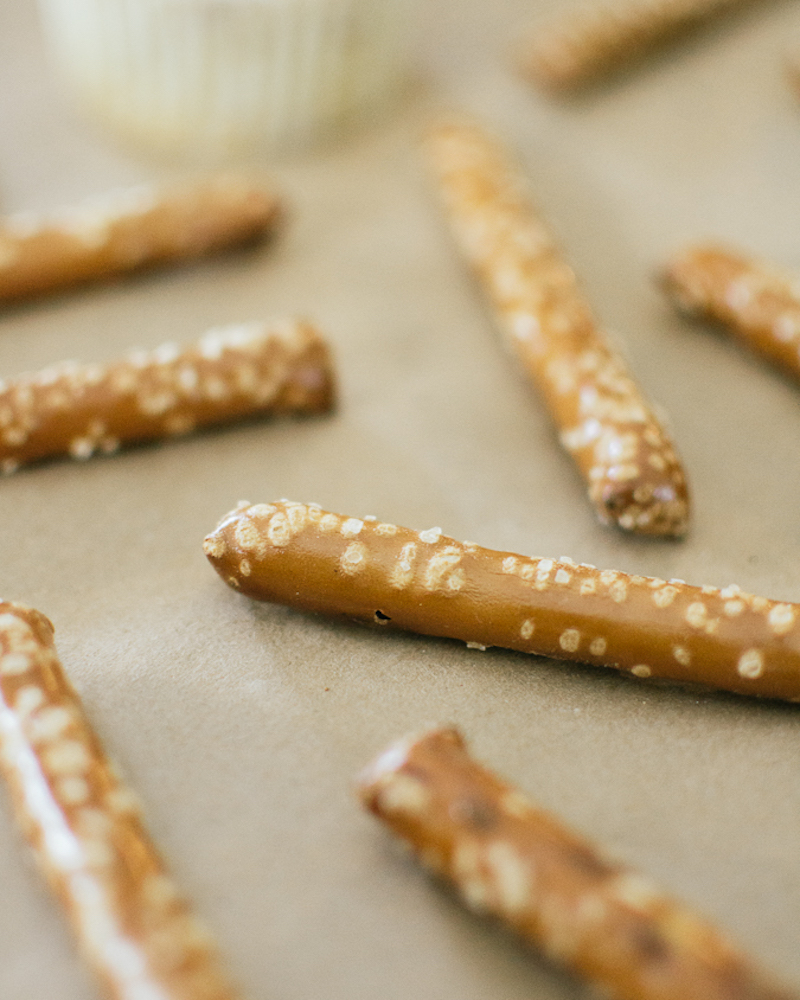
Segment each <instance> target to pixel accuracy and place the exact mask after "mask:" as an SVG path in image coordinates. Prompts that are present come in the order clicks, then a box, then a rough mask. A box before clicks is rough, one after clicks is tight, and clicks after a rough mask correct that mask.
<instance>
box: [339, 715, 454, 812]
mask: <svg viewBox="0 0 800 1000" xmlns="http://www.w3.org/2000/svg"><path fill="white" fill-rule="evenodd" d="M431 740H438V741H442V742H445V743H450V744H453V745H454V746H458V747H463V746H465V743H464V738H463V737H462V735H461V733H460V732H459V730H458V729H457V728H456V727H455V726H436V727H434V728H432V729H426V730H423V731H420V732H415V733H409V734H408V735H407V736H403V737H401V738H400V739H398V740H395V741H394V743H390V744H389V746H388V747H386V749H385V750H382V751H381V752H380V753H379V754H378V756H377V757H375V758H374V760H372V761H371V762H370V763H369V764H367V766H366V767H365V768H364V769H363V770H362V771H361V772H360V773H359V774H358V775H357V777H356V792H357V794H358V797H359V798H360V800H361V802H362V803H363V805H364V806H366V808H367V809H369V810H370V811H371V812H374V813H377V812H378V797H379V795H380V791H381V788H382V787H383V783H384V782H385V781H386V780H387V778H390V777H391V776H392V775H393V774H394V773H395V772H397V771H399V770H400V769H401V768H402V767H403V766H404V765H405V764H406V763H407V761H408V758H409V757H410V756H411V754H412V753H413V750H414V747H415V746H416V745H417V744H418V743H420V742H423V741H425V742H428V741H431Z"/></svg>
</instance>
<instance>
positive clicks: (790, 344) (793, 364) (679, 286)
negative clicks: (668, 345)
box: [664, 246, 800, 378]
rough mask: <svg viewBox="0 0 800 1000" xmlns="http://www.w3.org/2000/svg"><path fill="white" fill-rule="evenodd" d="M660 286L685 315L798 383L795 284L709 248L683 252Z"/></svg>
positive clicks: (799, 306) (799, 305) (799, 296)
mask: <svg viewBox="0 0 800 1000" xmlns="http://www.w3.org/2000/svg"><path fill="white" fill-rule="evenodd" d="M664 286H665V288H666V290H667V292H668V293H669V294H670V296H671V297H672V300H673V302H674V303H675V304H676V305H677V306H678V308H680V309H681V310H683V311H684V312H686V313H690V314H694V315H698V316H702V317H704V318H705V319H710V320H714V321H716V322H717V323H721V324H722V325H723V326H724V327H726V328H727V329H728V330H730V332H731V333H733V334H735V335H736V336H737V337H738V338H739V340H741V341H743V342H744V343H745V344H747V345H748V346H749V347H751V348H752V349H753V350H754V351H756V352H757V353H758V354H761V355H763V356H764V357H766V358H768V359H769V360H770V361H772V362H774V363H775V364H777V365H778V366H779V367H780V368H782V369H783V371H784V372H788V373H789V374H790V375H793V376H794V377H795V378H800V353H799V352H800V284H799V283H798V282H797V281H796V280H795V281H794V282H792V279H791V278H790V277H788V276H785V275H783V274H781V273H779V272H778V271H777V270H776V269H775V268H773V267H771V266H770V265H769V264H765V263H761V262H759V261H755V260H751V259H750V258H748V257H746V256H744V255H742V254H739V253H735V252H732V251H730V250H725V249H723V248H721V247H715V246H699V247H689V248H688V249H686V250H684V251H683V252H682V253H680V254H678V255H677V256H676V257H675V258H674V259H673V260H672V261H671V262H670V264H669V265H668V266H667V268H666V271H665V273H664Z"/></svg>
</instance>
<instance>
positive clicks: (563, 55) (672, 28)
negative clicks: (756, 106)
mask: <svg viewBox="0 0 800 1000" xmlns="http://www.w3.org/2000/svg"><path fill="white" fill-rule="evenodd" d="M748 2H752V0H590V2H588V3H584V4H583V5H581V6H579V7H578V8H577V9H571V10H568V11H566V12H565V13H564V14H563V15H562V16H561V17H559V18H558V19H557V20H556V21H554V22H552V23H551V24H550V25H546V26H543V27H542V28H541V29H540V30H539V32H538V33H537V34H536V36H535V37H534V38H533V39H532V40H531V42H530V44H529V45H528V48H527V50H526V51H525V52H524V53H523V56H522V62H523V69H524V71H525V72H526V73H527V74H528V75H529V76H531V77H532V78H533V79H534V80H535V81H536V82H537V83H539V84H541V85H543V86H545V87H548V88H551V89H553V90H562V89H563V90H566V89H568V88H571V87H577V86H580V85H581V84H583V83H586V82H588V81H590V80H594V79H596V78H597V77H600V76H603V75H604V74H609V73H613V72H614V71H615V70H617V69H619V68H620V67H621V66H624V65H626V64H627V63H629V62H632V61H633V60H635V59H637V58H638V57H640V56H641V55H643V54H644V53H645V52H647V51H648V50H649V49H652V48H654V47H655V46H656V45H658V44H660V43H661V42H664V41H667V40H669V39H671V38H673V37H674V36H675V35H678V34H681V33H682V32H684V31H687V30H689V29H691V28H693V27H695V26H697V25H699V24H700V23H702V22H704V21H707V20H710V19H711V18H712V17H714V16H715V15H717V14H722V13H723V12H724V11H727V10H729V9H733V8H734V7H741V6H744V4H745V3H748Z"/></svg>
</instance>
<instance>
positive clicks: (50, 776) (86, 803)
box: [0, 602, 238, 1000]
mask: <svg viewBox="0 0 800 1000" xmlns="http://www.w3.org/2000/svg"><path fill="white" fill-rule="evenodd" d="M0 770H2V772H3V774H4V775H5V778H6V780H7V781H8V784H9V787H10V790H11V798H12V802H13V806H14V810H15V813H16V815H17V818H18V820H19V823H20V825H21V827H22V829H23V831H24V834H25V836H26V838H27V840H28V841H29V842H30V844H31V846H32V847H33V850H34V853H35V856H36V859H37V862H38V864H39V867H40V868H41V870H42V871H43V873H44V875H45V876H46V878H47V879H48V881H49V883H50V886H51V887H52V889H53V891H54V892H55V894H56V896H58V898H59V899H60V901H61V903H62V904H63V905H64V907H65V909H66V912H67V914H68V916H69V919H70V922H71V924H72V927H73V929H74V932H75V934H76V936H77V940H78V944H79V947H80V950H81V952H82V954H83V955H84V957H85V958H86V960H87V961H88V962H89V963H90V964H91V966H92V967H93V968H94V970H95V972H96V973H97V974H98V976H99V978H100V979H101V981H102V982H103V984H104V986H105V988H106V990H107V993H108V995H109V997H113V998H114V1000H137V998H140V997H141V998H145V997H147V998H148V1000H149V998H152V1000H156V998H158V1000H233V998H234V997H236V996H238V993H237V992H235V991H234V990H233V989H232V988H231V986H230V985H229V984H228V983H227V981H226V979H225V977H224V975H223V973H222V972H221V970H220V967H219V961H218V957H217V953H216V949H215V947H214V945H213V942H212V941H211V939H210V937H209V935H208V933H207V932H206V931H205V929H204V928H203V927H202V926H201V925H200V924H199V923H198V921H197V919H196V918H195V917H194V916H193V915H192V913H191V911H190V909H189V907H188V906H187V904H186V902H185V901H184V900H183V899H182V898H181V896H180V895H179V893H178V892H177V890H176V888H175V886H174V884H173V882H172V880H171V878H170V877H169V875H168V873H167V871H166V869H165V867H164V864H163V862H162V860H161V858H160V857H159V855H158V853H157V851H156V849H155V847H154V846H153V843H152V841H151V840H150V837H149V836H148V834H147V831H146V829H145V827H144V823H143V820H142V816H141V812H140V809H139V806H138V804H137V801H136V799H135V797H134V796H133V795H132V793H131V792H130V791H129V790H128V789H127V788H126V787H125V785H124V784H123V783H122V782H121V780H120V778H119V777H118V775H117V773H116V771H115V770H114V768H113V766H112V765H111V764H110V763H109V761H108V758H107V757H106V755H105V753H104V752H103V748H102V746H101V744H100V741H99V739H98V737H97V736H96V734H95V733H94V731H93V729H92V727H91V725H90V724H89V722H88V720H87V718H86V715H85V713H84V710H83V706H82V705H81V702H80V699H79V698H78V696H77V695H76V693H75V691H74V690H73V689H72V686H71V685H70V683H69V680H68V679H67V677H66V676H65V674H64V671H63V669H62V667H61V664H60V662H59V660H58V657H57V655H56V652H55V649H54V647H53V626H52V625H51V623H50V622H49V621H48V619H47V618H45V617H44V615H42V614H40V613H39V612H38V611H34V610H32V609H31V608H26V607H24V606H23V605H20V604H12V603H9V602H0Z"/></svg>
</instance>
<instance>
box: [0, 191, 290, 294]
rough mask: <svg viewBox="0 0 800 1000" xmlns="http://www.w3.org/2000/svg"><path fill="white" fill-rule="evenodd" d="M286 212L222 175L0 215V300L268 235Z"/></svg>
mask: <svg viewBox="0 0 800 1000" xmlns="http://www.w3.org/2000/svg"><path fill="white" fill-rule="evenodd" d="M279 216H280V206H279V203H278V200H277V199H276V197H275V195H274V194H273V193H272V192H271V191H268V190H266V189H264V187H263V186H261V185H258V184H255V183H253V182H251V181H249V180H247V179H245V178H241V177H234V176H227V175H223V176H218V177H212V178H210V179H206V180H202V181H197V182H192V183H186V184H184V185H183V186H181V187H174V188H170V189H165V190H163V191H159V190H156V189H153V188H150V187H146V186H141V187H136V188H131V189H128V190H123V191H113V192H110V193H108V194H104V195H101V196H97V197H94V198H92V199H89V200H87V201H85V202H83V203H82V204H78V205H75V206H73V207H70V208H65V209H61V210H60V211H59V212H56V213H54V214H53V215H51V216H49V217H39V216H36V215H33V214H32V213H28V212H24V213H18V214H17V215H11V216H8V217H7V218H5V219H3V220H0V301H12V300H16V299H23V298H27V297H29V296H34V295H42V294H46V293H50V292H56V291H60V290H62V289H65V288H69V287H71V286H73V285H80V284H83V283H85V282H90V281H97V280H101V279H104V278H109V277H112V276H115V275H118V274H123V273H125V272H128V271H134V270H138V269H141V268H145V267H151V266H153V265H156V264H164V263H167V262H170V261H180V260H186V259H190V258H193V257H199V256H201V255H203V254H207V253H211V252H212V251H214V250H220V249H222V248H225V247H229V246H233V245H235V244H239V243H244V242H246V241H248V240H252V239H255V238H257V237H260V236H262V235H264V234H265V233H266V232H267V231H269V230H271V229H273V228H274V226H275V223H276V222H277V220H278V218H279Z"/></svg>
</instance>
